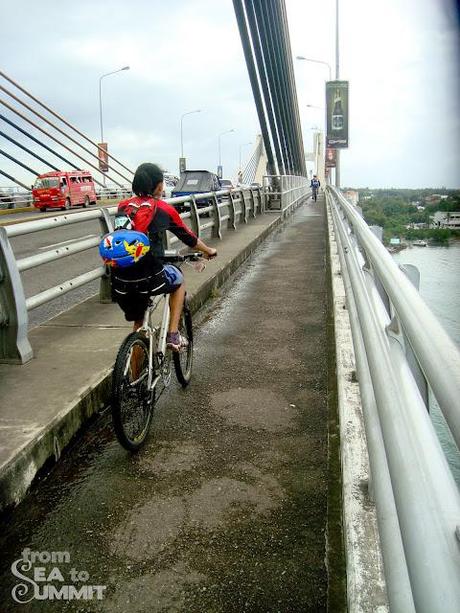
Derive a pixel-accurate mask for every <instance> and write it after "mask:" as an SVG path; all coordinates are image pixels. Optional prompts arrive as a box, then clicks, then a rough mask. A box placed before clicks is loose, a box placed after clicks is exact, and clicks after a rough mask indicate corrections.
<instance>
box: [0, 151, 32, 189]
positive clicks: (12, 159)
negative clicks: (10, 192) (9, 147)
mask: <svg viewBox="0 0 460 613" xmlns="http://www.w3.org/2000/svg"><path fill="white" fill-rule="evenodd" d="M0 153H1V154H2V155H4V156H5V157H7V158H9V159H10V160H11V161H12V162H15V163H16V164H19V166H22V167H23V168H25V169H26V170H28V171H29V172H31V173H32V174H33V175H35V176H36V177H38V176H39V175H40V173H39V172H37V171H36V170H33V168H30V167H29V166H26V165H25V164H23V163H22V162H20V161H19V160H17V159H16V158H14V157H13V156H12V155H10V154H9V153H7V152H6V151H3V149H0ZM27 189H29V188H27ZM29 191H30V189H29Z"/></svg>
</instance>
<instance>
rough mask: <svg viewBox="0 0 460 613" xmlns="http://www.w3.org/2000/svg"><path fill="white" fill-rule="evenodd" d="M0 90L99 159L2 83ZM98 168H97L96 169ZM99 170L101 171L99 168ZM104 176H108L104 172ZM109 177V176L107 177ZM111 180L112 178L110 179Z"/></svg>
mask: <svg viewBox="0 0 460 613" xmlns="http://www.w3.org/2000/svg"><path fill="white" fill-rule="evenodd" d="M0 90H1V91H3V92H5V93H6V94H7V95H8V96H10V97H11V98H13V100H15V101H16V102H19V104H22V106H24V107H25V108H26V109H27V110H28V111H30V112H31V113H33V114H34V115H36V116H37V117H40V119H42V120H43V121H44V122H46V123H47V124H48V125H50V126H51V127H53V128H54V129H55V130H56V131H57V132H59V133H60V134H63V135H64V136H65V137H66V138H68V139H69V140H70V141H71V142H72V143H74V144H75V145H77V146H78V147H80V148H81V149H83V151H86V153H88V154H89V155H91V156H92V157H93V158H96V160H98V161H99V157H98V155H96V154H95V153H93V152H92V151H90V150H89V149H88V148H87V147H85V146H84V145H82V144H81V143H79V142H78V141H77V140H76V139H75V138H73V137H72V136H69V135H68V134H66V132H65V131H64V130H61V128H58V127H57V126H56V125H55V124H54V123H53V122H52V121H50V120H49V119H47V118H46V117H45V116H44V115H42V114H41V113H39V112H38V111H36V110H35V109H34V108H33V107H31V106H30V105H28V104H27V103H26V102H24V101H23V100H21V99H20V98H18V97H17V96H15V95H14V94H12V93H11V92H10V91H8V90H7V89H6V88H5V87H3V85H0ZM98 170H99V169H98ZM99 172H101V171H100V170H99ZM112 172H114V173H116V174H117V175H119V176H120V177H122V178H123V179H125V180H126V181H128V182H131V179H129V178H128V177H126V176H125V175H124V174H122V173H121V172H119V171H118V170H116V169H115V168H113V167H112ZM106 176H108V175H107V174H106ZM109 178H110V177H109ZM111 180H112V179H111Z"/></svg>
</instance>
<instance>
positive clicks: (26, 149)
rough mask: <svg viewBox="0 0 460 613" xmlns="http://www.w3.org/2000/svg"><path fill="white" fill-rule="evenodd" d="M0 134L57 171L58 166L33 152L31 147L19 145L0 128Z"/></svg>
mask: <svg viewBox="0 0 460 613" xmlns="http://www.w3.org/2000/svg"><path fill="white" fill-rule="evenodd" d="M0 136H3V138H6V139H7V140H9V141H10V142H11V143H13V144H14V145H16V146H17V147H20V148H21V149H23V150H24V151H27V153H29V154H30V155H33V156H34V157H35V158H37V160H40V162H43V163H44V164H46V165H47V166H49V167H50V168H52V169H53V170H57V171H58V172H59V168H57V167H56V166H53V164H51V162H47V161H46V160H45V159H44V158H42V157H40V156H39V155H38V154H37V153H34V152H33V151H32V150H31V149H28V148H27V147H25V146H24V145H21V143H19V142H18V141H17V140H14V138H11V136H8V134H5V132H2V130H0Z"/></svg>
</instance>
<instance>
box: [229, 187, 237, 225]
mask: <svg viewBox="0 0 460 613" xmlns="http://www.w3.org/2000/svg"><path fill="white" fill-rule="evenodd" d="M228 196H229V200H228V202H229V207H228V212H229V217H228V224H227V228H228V229H229V230H236V223H235V201H234V200H233V194H232V192H230V193H229V195H228Z"/></svg>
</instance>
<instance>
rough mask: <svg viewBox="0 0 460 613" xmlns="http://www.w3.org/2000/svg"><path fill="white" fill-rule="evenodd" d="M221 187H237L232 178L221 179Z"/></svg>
mask: <svg viewBox="0 0 460 613" xmlns="http://www.w3.org/2000/svg"><path fill="white" fill-rule="evenodd" d="M220 185H221V189H235V186H234V185H233V183H232V182H231V181H230V179H220Z"/></svg>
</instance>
